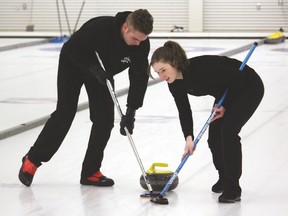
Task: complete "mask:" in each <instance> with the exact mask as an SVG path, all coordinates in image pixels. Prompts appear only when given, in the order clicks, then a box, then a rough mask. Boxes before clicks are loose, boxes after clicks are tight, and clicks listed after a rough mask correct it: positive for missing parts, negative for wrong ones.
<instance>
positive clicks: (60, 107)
mask: <svg viewBox="0 0 288 216" xmlns="http://www.w3.org/2000/svg"><path fill="white" fill-rule="evenodd" d="M82 85H83V81H82V77H81V76H80V74H78V73H77V72H76V71H75V69H74V68H72V67H71V63H70V62H69V61H67V60H66V59H65V58H63V56H62V57H61V56H60V59H59V66H58V77H57V93H58V101H57V107H56V110H55V111H54V112H53V113H52V114H51V117H50V119H49V120H48V121H47V122H46V124H45V126H44V128H43V129H42V131H41V133H40V135H39V136H38V138H37V140H36V142H35V143H34V145H33V146H32V147H31V148H30V150H29V152H28V155H29V158H30V160H31V161H32V162H34V163H35V164H36V165H38V166H39V165H41V162H47V161H49V160H50V159H51V158H52V156H53V155H54V154H55V153H56V152H57V150H58V149H59V147H60V145H61V143H62V142H63V140H64V138H65V136H66V134H67V132H68V130H69V128H70V126H71V124H72V121H73V119H74V116H75V114H76V111H77V105H78V98H79V94H80V89H81V86H82Z"/></svg>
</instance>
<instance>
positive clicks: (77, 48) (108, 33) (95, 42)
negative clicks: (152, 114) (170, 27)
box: [19, 9, 153, 186]
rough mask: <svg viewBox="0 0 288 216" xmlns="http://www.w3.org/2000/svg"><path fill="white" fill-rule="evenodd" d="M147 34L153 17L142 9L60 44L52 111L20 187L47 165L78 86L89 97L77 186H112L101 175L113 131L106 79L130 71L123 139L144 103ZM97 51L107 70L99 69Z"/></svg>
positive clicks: (98, 22) (93, 24)
mask: <svg viewBox="0 0 288 216" xmlns="http://www.w3.org/2000/svg"><path fill="white" fill-rule="evenodd" d="M152 30H153V17H152V16H151V14H150V13H149V12H148V11H147V10H145V9H139V10H135V11H134V12H129V11H126V12H120V13H118V14H117V15H116V16H115V17H113V16H102V17H95V18H93V19H91V20H89V21H88V22H86V23H85V24H84V25H83V26H82V27H81V28H80V29H79V30H78V31H77V32H75V33H74V34H73V35H72V36H71V38H70V39H69V40H68V41H67V42H66V43H65V44H64V45H63V47H62V50H61V53H60V58H59V67H58V81H57V89H58V102H57V107H56V110H55V111H54V112H53V113H52V114H51V118H50V119H49V120H48V121H47V123H46V124H45V126H44V128H43V130H42V131H41V133H40V135H39V137H38V138H37V140H36V142H35V143H34V145H33V146H32V147H31V148H30V150H29V152H28V153H27V154H26V155H25V156H24V157H23V160H22V162H23V164H22V166H21V168H20V171H19V179H20V181H21V182H22V183H23V184H24V185H26V186H30V185H31V183H32V180H33V177H34V174H35V172H36V170H37V168H38V167H39V166H40V165H41V164H42V162H47V161H49V160H50V159H51V158H52V156H53V155H54V154H55V153H56V152H57V150H58V148H59V147H60V145H61V143H62V142H63V140H64V138H65V136H66V134H67V133H68V130H69V128H70V126H71V124H72V121H73V119H74V116H75V114H76V111H77V104H78V98H79V94H80V89H81V87H82V86H83V85H84V86H85V88H86V91H87V94H88V99H89V108H90V119H91V121H92V123H93V125H92V129H91V132H90V139H89V143H88V148H87V151H86V155H85V158H84V161H83V164H82V172H81V180H80V183H81V184H83V185H94V186H112V185H114V181H113V180H112V179H110V178H107V177H106V176H104V175H103V174H102V173H101V171H100V168H101V163H102V160H103V152H104V149H105V147H106V144H107V142H108V140H109V138H110V133H111V130H112V128H113V126H114V125H113V123H114V104H113V100H112V98H111V96H110V93H109V90H108V88H107V86H106V79H108V80H109V81H110V82H111V83H112V85H113V86H114V80H113V76H114V75H116V74H118V73H120V72H122V71H124V70H125V69H127V68H129V70H128V71H129V72H128V73H129V80H130V86H129V91H128V97H127V110H126V114H125V115H124V116H123V117H122V119H121V122H120V125H121V129H120V132H121V134H122V135H125V131H124V127H126V128H127V129H128V131H129V132H130V133H131V134H132V132H133V128H134V121H135V118H134V117H135V111H136V110H137V109H138V108H139V107H141V106H142V104H143V99H144V95H145V92H146V88H147V83H148V75H147V73H146V71H147V67H148V54H149V51H150V42H149V38H148V35H149V34H150V33H151V32H152ZM96 52H97V53H98V55H99V56H100V58H101V60H102V62H103V64H104V67H105V69H106V71H104V68H102V67H101V66H100V63H99V61H98V59H97V56H96ZM71 166H73V162H72V161H71Z"/></svg>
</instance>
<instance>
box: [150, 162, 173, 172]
mask: <svg viewBox="0 0 288 216" xmlns="http://www.w3.org/2000/svg"><path fill="white" fill-rule="evenodd" d="M155 167H168V164H167V163H161V162H157V163H153V164H152V165H151V167H150V168H149V169H148V170H147V171H146V173H147V174H156V173H157V174H165V173H171V171H170V170H156V169H155Z"/></svg>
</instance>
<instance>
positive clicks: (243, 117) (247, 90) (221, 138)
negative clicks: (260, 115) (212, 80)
mask: <svg viewBox="0 0 288 216" xmlns="http://www.w3.org/2000/svg"><path fill="white" fill-rule="evenodd" d="M263 95H264V86H263V83H262V81H261V79H260V78H259V77H258V76H256V77H255V79H254V80H253V82H250V83H249V84H247V85H246V86H245V87H244V88H243V89H242V91H241V94H240V95H239V96H238V97H237V98H235V99H234V100H233V102H232V104H231V105H230V106H229V108H228V109H227V110H226V112H225V115H224V116H223V118H221V119H218V120H216V121H215V122H212V123H211V124H210V126H209V137H208V144H209V148H210V150H211V152H212V157H213V163H214V166H215V168H216V169H217V170H218V172H219V178H220V179H221V181H222V183H223V187H224V192H225V193H226V194H227V195H228V196H229V195H230V196H239V195H241V187H240V185H239V179H240V177H241V174H242V150H241V138H240V136H239V133H240V131H241V129H242V127H243V126H244V125H245V123H246V122H247V121H248V120H249V119H250V117H251V116H252V115H253V113H254V112H255V110H256V109H257V107H258V105H259V104H260V102H261V100H262V98H263Z"/></svg>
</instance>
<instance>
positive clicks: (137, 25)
mask: <svg viewBox="0 0 288 216" xmlns="http://www.w3.org/2000/svg"><path fill="white" fill-rule="evenodd" d="M153 21H154V20H153V17H152V15H151V14H150V13H149V12H148V10H146V9H138V10H135V11H133V12H132V13H130V14H129V15H128V17H127V19H126V22H127V24H128V26H131V27H132V28H133V29H135V30H137V31H139V32H141V33H144V34H145V35H149V34H150V33H151V32H152V31H153Z"/></svg>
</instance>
